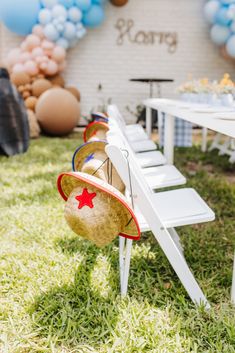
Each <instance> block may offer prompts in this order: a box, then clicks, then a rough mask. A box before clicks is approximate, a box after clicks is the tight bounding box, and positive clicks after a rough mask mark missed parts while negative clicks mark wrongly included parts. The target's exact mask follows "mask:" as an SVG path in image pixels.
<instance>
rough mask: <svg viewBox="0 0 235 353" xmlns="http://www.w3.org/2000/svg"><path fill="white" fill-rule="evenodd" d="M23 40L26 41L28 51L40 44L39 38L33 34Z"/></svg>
mask: <svg viewBox="0 0 235 353" xmlns="http://www.w3.org/2000/svg"><path fill="white" fill-rule="evenodd" d="M25 41H26V45H27V48H28V50H30V51H31V50H33V49H34V48H36V47H39V46H40V44H41V41H40V38H39V37H38V36H36V35H35V34H30V35H29V36H28V37H26V40H25Z"/></svg>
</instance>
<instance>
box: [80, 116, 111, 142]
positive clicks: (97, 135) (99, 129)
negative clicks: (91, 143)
mask: <svg viewBox="0 0 235 353" xmlns="http://www.w3.org/2000/svg"><path fill="white" fill-rule="evenodd" d="M108 130H109V126H108V124H106V123H103V122H102V121H93V122H92V123H90V124H88V125H87V127H86V128H85V131H84V134H83V139H84V142H87V141H88V140H90V139H91V138H93V140H94V139H95V140H105V139H106V133H107V131H108Z"/></svg>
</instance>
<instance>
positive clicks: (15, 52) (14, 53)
mask: <svg viewBox="0 0 235 353" xmlns="http://www.w3.org/2000/svg"><path fill="white" fill-rule="evenodd" d="M20 54H21V50H20V49H18V48H17V49H12V50H11V51H10V52H9V53H8V55H7V64H8V66H10V67H12V66H14V65H15V64H17V63H18V62H19V59H20Z"/></svg>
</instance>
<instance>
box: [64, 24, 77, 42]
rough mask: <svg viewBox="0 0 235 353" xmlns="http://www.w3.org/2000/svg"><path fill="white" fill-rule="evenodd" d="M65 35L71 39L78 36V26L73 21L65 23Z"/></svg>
mask: <svg viewBox="0 0 235 353" xmlns="http://www.w3.org/2000/svg"><path fill="white" fill-rule="evenodd" d="M63 37H64V38H65V39H68V40H69V41H71V40H73V39H74V38H75V37H76V27H75V25H74V24H73V23H72V22H66V23H65V26H64V32H63Z"/></svg>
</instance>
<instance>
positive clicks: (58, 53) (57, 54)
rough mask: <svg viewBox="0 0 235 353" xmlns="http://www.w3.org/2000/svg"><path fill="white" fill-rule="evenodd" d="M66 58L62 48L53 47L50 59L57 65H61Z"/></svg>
mask: <svg viewBox="0 0 235 353" xmlns="http://www.w3.org/2000/svg"><path fill="white" fill-rule="evenodd" d="M65 57H66V51H65V49H64V48H62V47H58V46H57V47H55V48H54V49H53V52H52V59H53V60H55V61H56V62H57V63H61V62H62V61H64V59H65Z"/></svg>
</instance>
